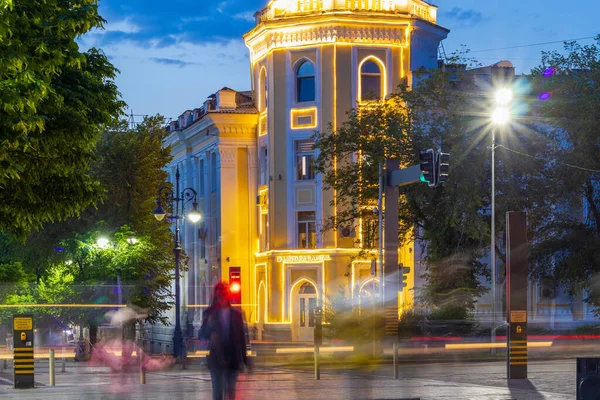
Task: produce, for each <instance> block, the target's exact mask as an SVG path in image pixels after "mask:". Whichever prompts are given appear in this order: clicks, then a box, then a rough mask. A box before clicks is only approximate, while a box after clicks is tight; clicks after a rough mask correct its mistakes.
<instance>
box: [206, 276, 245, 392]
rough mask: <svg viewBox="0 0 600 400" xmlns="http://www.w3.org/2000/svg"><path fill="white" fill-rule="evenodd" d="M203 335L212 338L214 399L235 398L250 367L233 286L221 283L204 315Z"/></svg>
mask: <svg viewBox="0 0 600 400" xmlns="http://www.w3.org/2000/svg"><path fill="white" fill-rule="evenodd" d="M198 336H199V338H200V339H201V340H202V339H205V340H208V341H209V350H210V352H209V356H208V368H209V369H210V375H211V379H212V388H213V399H214V400H223V399H225V400H234V399H235V386H236V383H237V377H238V373H239V372H240V370H242V369H243V368H244V366H248V358H247V355H246V335H245V330H244V317H243V315H242V312H241V311H240V310H239V309H237V308H235V307H231V294H230V292H229V285H227V284H226V283H222V282H221V283H217V285H216V286H215V292H214V296H213V301H212V304H211V305H210V307H208V308H207V309H206V311H204V314H203V315H202V326H201V328H200V333H199V335H198Z"/></svg>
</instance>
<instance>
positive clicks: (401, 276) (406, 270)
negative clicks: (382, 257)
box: [398, 263, 410, 291]
mask: <svg viewBox="0 0 600 400" xmlns="http://www.w3.org/2000/svg"><path fill="white" fill-rule="evenodd" d="M408 274H410V267H405V266H404V264H402V263H400V264H398V281H399V282H398V290H399V291H402V289H404V288H405V287H406V286H407V285H408V282H406V281H407V279H408Z"/></svg>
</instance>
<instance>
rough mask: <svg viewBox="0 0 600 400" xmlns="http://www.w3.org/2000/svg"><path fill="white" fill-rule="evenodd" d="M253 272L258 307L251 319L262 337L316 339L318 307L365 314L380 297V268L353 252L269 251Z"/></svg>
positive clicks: (368, 259) (293, 339)
mask: <svg viewBox="0 0 600 400" xmlns="http://www.w3.org/2000/svg"><path fill="white" fill-rule="evenodd" d="M254 269H255V282H256V287H255V288H256V291H255V294H254V299H255V304H254V306H253V307H252V308H251V309H249V310H247V315H250V316H252V317H251V319H250V322H251V323H253V324H254V325H255V327H256V331H257V335H258V338H260V339H273V340H283V341H293V342H302V341H312V340H313V332H314V325H315V319H314V314H315V309H316V308H317V307H321V308H322V309H325V308H326V307H332V304H333V303H335V308H336V310H337V311H339V310H340V309H342V308H346V309H348V310H351V309H356V308H358V309H359V310H360V308H361V307H363V306H364V305H365V303H370V302H371V301H373V300H374V299H377V298H379V278H378V275H377V272H378V271H377V268H375V269H373V268H372V263H371V258H370V257H360V256H359V255H358V251H356V250H354V249H322V250H315V251H298V250H289V251H275V252H269V253H266V254H264V255H261V256H259V257H257V258H256V263H255V268H254Z"/></svg>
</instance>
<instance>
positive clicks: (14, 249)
mask: <svg viewBox="0 0 600 400" xmlns="http://www.w3.org/2000/svg"><path fill="white" fill-rule="evenodd" d="M163 126H164V120H163V119H162V117H158V116H156V117H151V118H148V119H146V120H145V121H144V123H143V124H140V125H139V126H138V127H137V128H136V129H135V130H129V129H127V128H126V125H124V124H123V125H121V126H119V127H118V128H117V129H115V130H114V131H113V132H109V133H106V134H104V135H103V137H102V138H100V140H99V141H98V144H97V146H96V148H95V151H96V153H95V154H96V157H95V162H94V164H93V166H92V169H91V174H92V177H93V178H94V179H97V180H98V181H99V182H100V183H101V185H102V186H101V187H102V189H103V191H104V192H105V193H106V196H105V197H104V201H103V202H102V203H101V204H99V205H98V207H97V208H88V209H87V210H86V211H85V213H83V214H82V217H81V218H79V219H69V220H67V221H65V222H61V223H54V224H49V225H46V226H45V228H44V230H43V231H40V232H34V233H32V234H30V235H29V236H28V237H27V239H26V241H25V242H24V243H21V242H19V241H17V240H14V238H12V237H10V236H8V235H4V236H3V237H2V239H3V241H2V242H0V244H2V243H5V246H4V248H2V249H1V250H2V252H1V254H5V255H6V257H7V260H12V261H15V260H16V261H18V262H19V263H22V265H23V270H24V273H25V274H26V275H27V280H28V281H31V282H35V284H34V285H27V294H28V295H29V296H30V301H28V302H27V303H30V304H35V303H44V304H116V303H117V301H118V295H117V277H120V279H121V289H122V299H123V303H126V304H130V305H135V306H137V307H138V308H141V309H143V310H144V311H145V312H146V313H147V315H148V317H147V319H146V320H147V321H149V322H152V323H154V322H157V321H162V322H167V321H166V318H165V316H164V315H163V312H164V311H165V310H167V309H169V308H170V307H171V303H172V301H171V299H172V296H171V293H170V284H171V274H172V269H173V264H174V261H173V241H172V233H171V231H170V229H169V225H168V224H165V223H160V222H158V221H156V219H155V218H154V217H153V215H152V210H153V209H154V205H155V203H154V200H155V198H156V192H157V189H158V188H159V187H161V186H165V185H166V182H165V181H166V172H165V171H164V170H163V168H164V167H165V166H166V165H167V164H168V162H169V160H170V159H171V155H170V152H169V150H168V149H163V147H162V139H163V138H164V135H165V131H164V129H163ZM101 236H102V237H106V238H108V239H109V241H110V245H109V246H108V247H106V248H99V247H98V246H97V239H98V238H99V237H101ZM132 236H135V237H136V238H137V243H135V244H131V243H129V241H128V239H129V238H130V237H132ZM12 287H13V288H14V286H12ZM13 292H14V290H13ZM30 311H34V312H35V313H36V314H38V315H42V314H46V315H51V316H53V317H54V318H55V319H56V320H60V321H62V322H63V323H65V324H66V323H69V324H83V325H87V324H91V325H94V324H97V323H98V322H100V321H101V320H102V317H103V315H104V314H105V313H106V311H108V309H106V308H105V307H104V308H103V307H102V306H99V307H89V308H82V307H69V308H67V307H56V308H54V307H53V308H41V307H40V308H31V310H30Z"/></svg>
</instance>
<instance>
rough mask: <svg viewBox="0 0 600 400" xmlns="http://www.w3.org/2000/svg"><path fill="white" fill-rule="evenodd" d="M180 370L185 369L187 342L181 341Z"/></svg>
mask: <svg viewBox="0 0 600 400" xmlns="http://www.w3.org/2000/svg"><path fill="white" fill-rule="evenodd" d="M181 369H187V341H185V340H184V341H183V348H182V349H181Z"/></svg>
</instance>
